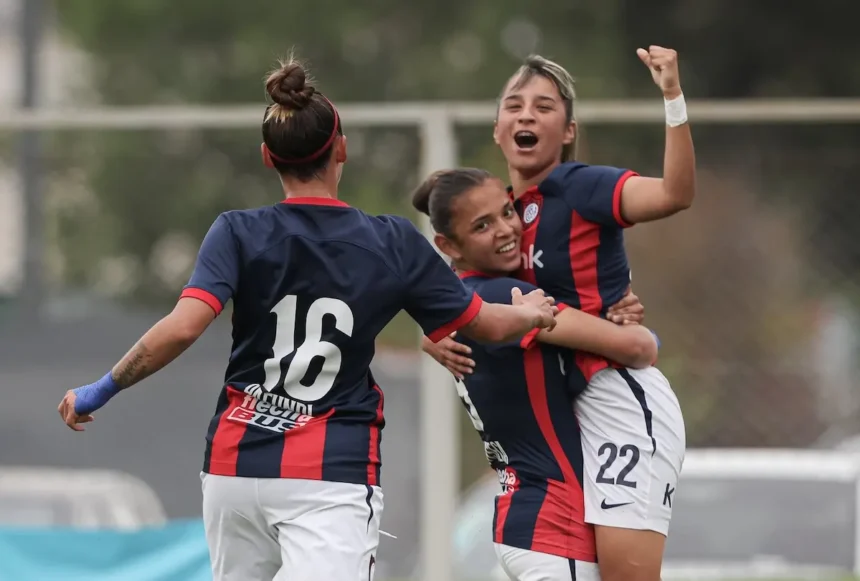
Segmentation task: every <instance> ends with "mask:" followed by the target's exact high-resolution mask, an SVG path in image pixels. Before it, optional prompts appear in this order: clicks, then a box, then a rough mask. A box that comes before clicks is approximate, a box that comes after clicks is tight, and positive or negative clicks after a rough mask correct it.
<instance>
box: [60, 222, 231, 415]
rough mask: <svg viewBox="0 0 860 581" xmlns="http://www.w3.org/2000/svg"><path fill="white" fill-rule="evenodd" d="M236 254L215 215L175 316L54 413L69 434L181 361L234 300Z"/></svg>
mask: <svg viewBox="0 0 860 581" xmlns="http://www.w3.org/2000/svg"><path fill="white" fill-rule="evenodd" d="M238 273H239V252H238V247H237V245H236V241H235V238H234V237H233V235H232V231H231V229H230V226H229V223H228V222H227V220H226V219H225V217H224V216H223V215H222V216H219V218H218V219H217V220H216V221H215V223H214V224H213V225H212V227H211V228H210V229H209V232H208V233H207V234H206V238H204V240H203V244H202V245H201V247H200V253H199V254H198V257H197V264H196V265H195V268H194V273H193V274H192V276H191V281H190V282H189V284H188V285H187V286H186V287H185V290H183V292H182V296H181V297H180V299H179V301H178V302H177V304H176V306H175V307H174V309H173V311H172V312H171V313H170V314H169V315H167V316H166V317H164V318H163V319H161V320H160V321H159V322H158V323H156V324H155V325H154V326H153V327H152V328H151V329H150V330H149V331H147V332H146V333H145V334H144V335H143V337H141V339H140V340H139V341H138V342H137V343H135V345H134V346H133V347H132V348H131V349H130V350H129V351H128V353H126V354H125V356H124V357H123V358H122V359H121V360H120V361H119V362H118V363H117V364H116V365H115V366H114V367H113V369H112V370H111V371H110V372H108V373H107V374H105V375H104V376H103V377H102V378H101V379H99V380H98V381H97V382H95V383H91V384H89V385H85V386H83V387H79V388H77V389H74V390H69V391H68V392H66V395H65V397H64V398H63V401H62V402H60V406H59V408H58V411H59V412H60V416H61V417H62V418H63V420H64V421H65V422H66V424H67V425H68V426H69V427H70V428H72V429H73V430H77V431H80V430H82V429H83V428H81V427H80V425H79V424H82V423H87V422H89V421H92V416H91V415H90V414H92V412H94V411H95V410H97V409H99V408H101V407H102V406H104V405H105V404H106V403H107V402H108V401H109V400H110V399H111V398H112V397H114V396H115V395H116V394H118V393H119V392H120V391H122V390H124V389H127V388H129V387H131V386H132V385H134V384H136V383H138V382H140V381H142V380H143V379H146V378H147V377H149V376H150V375H152V374H153V373H155V372H156V371H158V370H159V369H161V368H163V367H164V366H165V365H167V364H168V363H170V362H171V361H173V360H174V359H176V358H177V357H179V355H181V354H182V352H183V351H185V350H186V349H188V347H190V346H191V345H192V344H193V343H194V342H195V341H196V340H197V339H198V338H199V337H200V335H202V334H203V332H204V331H205V330H206V328H207V327H208V326H209V325H210V323H212V321H213V320H214V319H215V317H216V316H217V315H218V314H219V313H220V312H221V310H222V309H223V307H224V304H225V303H226V302H227V301H228V300H229V299H230V298H231V297H232V295H233V293H234V291H235V288H236V286H237V285H238V276H239V274H238Z"/></svg>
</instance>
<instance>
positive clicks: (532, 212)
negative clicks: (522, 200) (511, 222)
mask: <svg viewBox="0 0 860 581" xmlns="http://www.w3.org/2000/svg"><path fill="white" fill-rule="evenodd" d="M539 210H540V208H539V207H538V205H537V203H536V202H532V203H531V204H529V205H528V206H526V210H525V212H523V222H525V223H526V224H531V223H532V222H534V221H535V219H536V218H537V216H538V211H539Z"/></svg>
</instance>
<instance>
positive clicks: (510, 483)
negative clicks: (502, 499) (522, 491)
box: [496, 466, 520, 494]
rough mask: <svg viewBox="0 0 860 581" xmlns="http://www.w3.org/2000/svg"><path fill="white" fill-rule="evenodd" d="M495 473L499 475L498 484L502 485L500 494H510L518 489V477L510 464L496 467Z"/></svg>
mask: <svg viewBox="0 0 860 581" xmlns="http://www.w3.org/2000/svg"><path fill="white" fill-rule="evenodd" d="M496 474H498V476H499V484H501V485H502V494H511V493H512V492H514V491H515V490H518V489H519V487H520V479H519V478H518V477H517V471H516V470H514V469H513V468H511V467H510V466H505V467H504V468H496Z"/></svg>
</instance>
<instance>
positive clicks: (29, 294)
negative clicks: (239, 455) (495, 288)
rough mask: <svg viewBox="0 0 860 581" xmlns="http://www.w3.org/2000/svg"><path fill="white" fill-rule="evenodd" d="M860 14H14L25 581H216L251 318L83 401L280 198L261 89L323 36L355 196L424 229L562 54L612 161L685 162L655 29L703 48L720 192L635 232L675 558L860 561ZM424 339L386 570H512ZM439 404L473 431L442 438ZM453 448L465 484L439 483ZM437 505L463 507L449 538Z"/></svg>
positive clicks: (252, 4)
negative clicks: (656, 64) (523, 67)
mask: <svg viewBox="0 0 860 581" xmlns="http://www.w3.org/2000/svg"><path fill="white" fill-rule="evenodd" d="M852 7H855V8H856V6H855V4H854V3H849V2H846V1H842V2H839V1H837V0H820V1H819V2H816V3H808V2H800V1H795V0H784V1H782V2H778V3H777V2H772V1H770V0H760V1H759V2H741V1H740V0H695V1H682V0H652V1H651V2H647V3H646V2H641V1H634V0H601V1H600V2H597V1H586V2H570V1H564V0H542V1H541V2H540V3H537V2H535V3H533V4H532V5H528V4H527V3H523V2H521V1H520V2H514V1H512V0H458V1H456V2H455V1H451V0H436V3H435V4H434V3H433V2H432V1H429V0H425V1H424V2H422V3H413V4H410V3H408V2H404V1H402V0H401V1H398V2H396V1H393V0H376V1H373V2H362V3H356V2H347V1H345V0H320V1H319V2H304V3H302V2H271V1H268V0H243V1H242V2H236V1H230V0H206V1H203V0H182V1H181V2H175V1H169V0H67V1H64V2H59V1H52V0H0V79H2V81H0V107H2V109H0V151H2V157H0V393H2V398H0V525H2V528H0V556H2V558H0V581H5V580H7V579H8V580H10V581H18V580H28V579H35V580H50V579H58V580H59V579H123V580H127V581H134V580H137V579H153V580H156V579H158V580H162V581H172V580H174V579H207V578H210V577H208V555H207V554H206V547H205V543H204V542H203V538H202V528H201V527H200V523H199V517H200V504H201V495H200V481H199V470H200V467H201V465H202V454H203V444H204V440H203V438H204V435H205V429H206V425H207V422H208V420H209V417H210V415H211V413H212V412H213V410H214V407H215V400H216V397H217V396H216V394H217V393H218V390H219V388H220V386H221V381H222V377H223V370H224V367H225V363H226V360H227V356H228V354H229V349H230V336H229V335H230V333H229V317H228V316H224V317H221V318H220V319H219V321H218V322H217V323H216V324H215V325H214V326H213V328H212V329H211V330H210V332H208V333H206V335H205V336H204V337H203V338H202V339H201V340H200V341H199V342H198V343H197V344H195V345H194V347H193V348H192V349H191V350H190V351H188V352H187V353H186V354H185V355H183V357H182V358H181V359H180V360H178V361H177V362H176V363H175V364H173V365H171V366H170V367H169V368H167V369H166V370H164V371H163V372H161V373H159V374H158V375H157V376H156V377H153V378H151V379H149V380H147V381H146V382H145V383H144V384H143V385H141V386H139V387H136V388H135V389H134V390H133V393H130V394H128V395H127V396H126V397H122V398H118V399H117V400H116V401H114V402H111V404H110V406H109V407H108V409H106V410H105V411H104V412H102V413H100V414H97V415H98V421H97V422H96V423H95V424H93V425H92V426H91V427H88V429H87V432H86V433H85V434H72V433H71V432H70V431H69V430H68V429H67V428H66V427H65V426H64V425H63V424H62V423H61V422H59V421H58V420H57V417H56V411H55V410H56V406H57V404H58V403H59V400H60V398H61V396H62V394H63V393H64V392H65V390H66V389H69V388H73V387H76V386H78V385H81V384H84V383H88V382H90V381H93V380H95V379H97V378H98V377H99V376H100V375H101V374H102V373H104V370H105V369H106V368H108V367H109V366H111V365H113V363H115V361H116V360H117V359H118V358H119V357H121V356H122V355H123V353H124V352H125V350H126V349H127V348H128V347H130V346H131V345H132V344H133V342H134V341H135V340H136V339H137V338H138V337H139V335H140V334H141V333H142V332H144V331H145V330H146V329H147V328H148V327H149V326H150V325H151V324H153V323H154V322H155V321H156V320H158V318H160V316H162V315H163V314H164V313H165V312H166V311H167V309H170V308H171V306H172V305H173V303H174V301H175V300H176V298H177V296H178V293H179V291H180V289H181V287H182V286H183V284H185V282H186V281H187V278H188V276H189V274H190V271H191V268H192V266H193V262H194V259H195V255H196V252H197V249H198V246H199V243H200V241H201V239H202V237H203V235H204V234H205V232H206V230H207V229H208V227H209V225H210V224H211V223H212V221H213V220H214V218H215V217H216V216H217V215H218V213H219V212H222V211H225V210H229V209H234V208H245V207H250V206H259V205H264V204H269V203H273V202H275V201H277V200H278V198H279V197H280V188H279V185H278V183H277V180H276V178H275V176H274V175H273V174H271V172H269V171H266V170H265V168H264V167H263V166H262V164H261V163H260V159H259V142H260V140H261V137H260V129H259V124H260V121H261V119H262V115H263V110H264V106H265V100H264V96H265V92H264V89H263V83H262V79H263V77H264V75H265V73H266V72H267V71H268V70H269V69H270V68H271V67H272V66H274V65H275V63H276V59H277V58H278V57H281V56H284V55H286V54H287V53H288V52H289V51H290V49H292V48H295V50H296V52H297V54H298V56H300V57H301V58H303V59H304V60H306V61H307V62H308V64H309V66H310V69H311V71H312V73H314V76H315V77H316V78H317V80H318V83H319V86H320V88H321V90H322V91H324V92H325V93H326V95H327V96H328V97H330V98H331V99H332V100H333V101H335V102H336V103H337V104H338V106H339V107H340V108H341V109H342V114H343V119H344V127H345V130H346V133H347V135H348V137H349V148H350V149H349V153H350V160H349V163H348V164H347V166H346V169H345V172H344V178H343V182H342V184H341V191H342V197H343V198H344V199H345V200H346V201H347V202H349V203H350V204H352V205H355V206H358V207H360V208H362V209H363V210H365V211H368V212H372V213H396V214H403V215H407V216H410V217H412V218H413V219H415V220H416V222H417V221H418V219H417V216H415V215H414V213H413V212H412V210H411V207H410V205H409V196H408V194H409V192H410V191H411V189H412V188H413V187H414V186H415V185H416V184H417V183H418V180H419V179H420V178H422V177H424V176H425V175H426V174H427V173H428V172H429V171H430V170H432V169H436V168H437V167H441V166H449V165H454V164H460V165H471V166H478V167H486V168H489V169H492V170H493V171H495V172H497V173H498V174H499V175H504V173H505V166H504V163H503V159H502V157H501V155H500V153H499V152H498V151H497V149H496V147H495V146H494V145H493V143H492V139H491V127H492V119H493V108H494V105H493V101H494V99H495V97H496V96H497V94H498V93H499V91H500V89H501V87H502V85H503V84H504V83H505V81H506V80H507V78H508V77H509V76H510V75H511V74H512V73H513V72H514V70H515V69H516V68H517V66H518V65H519V64H520V62H521V60H522V58H523V57H524V56H526V55H527V54H529V53H532V52H539V53H540V54H542V55H544V56H547V57H549V58H552V59H554V60H557V61H558V62H560V63H561V64H563V65H564V66H566V67H567V68H568V69H569V70H570V71H571V72H572V74H573V75H574V77H575V78H576V80H577V90H578V96H579V98H580V99H581V102H580V104H581V108H580V109H579V111H580V113H579V120H580V123H581V127H580V131H581V135H582V136H583V137H581V138H580V157H581V158H582V160H583V161H587V162H591V163H599V164H606V165H615V166H622V167H629V168H631V169H634V170H636V171H638V172H639V173H641V174H651V175H660V173H661V171H662V159H663V143H664V129H663V124H662V119H663V117H662V116H663V113H662V103H661V96H660V94H659V92H658V89H657V88H656V87H655V86H654V85H653V83H652V81H651V78H650V75H649V74H648V71H647V70H646V69H645V68H644V67H643V66H642V64H641V62H640V61H639V60H638V58H637V57H636V54H635V50H636V48H638V47H640V46H647V45H649V44H659V45H662V46H668V47H672V48H675V49H676V50H677V51H678V53H679V58H680V63H681V80H682V86H683V88H684V91H685V93H686V95H687V100H688V103H689V106H690V118H691V122H692V124H693V131H694V139H695V143H696V150H697V157H698V172H699V174H698V175H699V187H698V197H697V199H696V202H695V204H694V206H693V208H692V209H691V210H689V211H687V212H685V213H683V214H682V215H678V216H676V217H673V218H671V219H670V220H667V221H663V222H660V223H656V224H648V225H643V226H637V227H635V228H633V229H631V230H630V231H629V232H628V235H627V248H628V251H629V254H630V259H631V264H632V267H633V272H634V277H633V286H634V289H635V291H636V293H637V294H638V295H639V296H640V297H641V299H642V301H643V303H644V304H645V306H646V309H647V321H648V325H649V326H650V327H651V328H653V329H654V330H656V331H657V332H658V333H659V335H660V337H661V340H662V345H663V346H662V350H661V358H660V368H661V369H662V370H663V371H664V373H666V375H667V376H668V377H669V379H670V380H671V382H672V385H673V387H674V388H675V390H676V391H677V393H678V396H679V398H680V400H681V403H682V407H683V409H684V413H685V417H686V422H687V430H688V432H687V441H688V445H689V446H690V448H691V450H690V453H689V455H688V457H689V461H688V462H687V465H685V473H684V476H683V478H682V484H684V485H683V486H681V487H679V492H678V495H679V496H678V500H677V501H676V508H675V515H676V516H675V522H674V523H673V531H677V533H674V534H673V537H672V538H670V542H669V547H668V549H667V569H666V572H665V573H664V577H667V578H668V577H670V576H672V575H676V576H680V577H682V578H691V579H692V578H705V577H710V578H715V579H728V578H732V577H735V578H736V577H741V578H747V579H748V578H754V577H758V578H774V579H776V578H783V577H788V576H791V577H793V578H797V577H798V576H800V577H804V576H808V577H816V578H818V577H820V576H822V575H834V576H837V577H840V578H842V577H845V576H851V575H854V574H856V573H857V572H858V571H860V533H858V530H860V520H858V518H857V514H858V510H860V503H858V501H857V498H858V490H860V486H858V483H860V477H858V474H860V468H858V461H857V457H856V455H855V452H856V451H858V450H860V437H858V435H860V385H858V381H857V373H858V361H860V358H858V340H860V337H858V332H860V319H858V317H860V312H858V307H860V269H859V268H858V267H860V243H858V237H857V231H856V230H855V229H854V228H855V227H856V224H855V223H854V220H855V219H857V216H858V215H860V201H858V194H860V191H858V186H857V167H858V161H860V100H852V98H853V97H855V96H856V95H858V93H860V65H858V63H860V34H858V33H857V27H856V19H855V18H853V17H852V16H851V15H852ZM852 216H854V217H853V218H852ZM416 345H417V327H416V326H415V324H414V323H413V322H412V321H411V320H409V319H408V318H406V317H401V318H399V319H397V320H396V321H394V322H393V323H392V324H391V325H390V326H389V327H388V328H387V329H386V331H385V333H384V334H383V336H382V337H381V338H380V341H379V356H378V357H377V359H376V362H375V366H374V372H375V374H376V377H377V380H378V381H379V384H380V385H381V386H382V387H383V389H384V391H385V393H386V417H387V420H388V425H387V427H386V429H385V432H384V434H383V444H382V446H383V458H384V466H385V468H384V471H383V486H384V489H385V494H386V507H385V514H384V517H383V528H384V529H385V530H387V531H389V532H391V533H392V534H393V535H395V536H396V537H397V539H391V538H387V537H386V538H384V539H383V541H382V545H381V548H380V552H379V555H378V565H377V578H381V579H396V580H398V581H402V580H405V579H426V580H428V581H430V580H431V579H432V580H433V581H445V577H444V576H449V575H450V577H451V578H456V579H477V580H481V581H487V580H490V579H498V578H503V577H499V574H500V572H499V571H498V570H497V569H496V568H495V557H494V554H493V552H492V547H491V545H490V520H489V519H490V518H491V514H492V497H493V495H494V494H495V485H494V484H493V479H494V476H493V475H489V476H488V468H487V467H486V462H485V460H484V459H483V447H482V446H481V444H480V441H479V439H478V438H477V437H476V436H475V435H474V434H473V431H472V428H471V426H470V425H469V423H468V419H467V416H466V414H464V413H461V412H460V411H459V410H455V408H454V407H453V406H455V405H457V404H456V398H455V394H454V391H453V389H450V390H447V384H446V380H445V376H444V374H443V375H442V376H441V378H442V379H441V380H439V385H436V386H435V387H437V389H436V390H435V391H436V393H437V394H439V395H438V398H440V400H441V403H439V402H437V404H435V405H439V406H441V407H436V408H428V409H434V410H436V409H438V410H442V413H443V415H444V417H439V418H438V422H439V423H438V426H436V424H433V423H432V422H434V421H435V420H434V416H433V413H428V411H427V409H425V408H423V407H422V406H423V405H424V404H423V403H422V402H426V401H427V400H426V399H424V400H422V397H425V398H426V397H427V394H429V393H432V391H431V388H432V387H434V386H433V385H431V384H432V381H433V378H434V377H435V378H439V377H440V376H439V373H438V372H436V373H435V375H434V374H433V371H428V366H427V363H426V360H425V361H423V362H422V357H421V356H420V355H419V353H418V351H417V349H416ZM422 386H423V387H422ZM422 389H423V390H424V391H423V392H422ZM446 390H447V391H446ZM449 392H450V393H449ZM422 393H423V394H424V395H422ZM446 406H447V407H446ZM452 410H454V411H452ZM455 413H456V415H454V414H455ZM452 418H453V420H454V427H455V428H456V429H454V430H453V431H452V430H451V421H452ZM422 422H423V425H424V430H425V432H424V433H425V434H426V433H432V430H433V429H435V428H438V429H440V430H445V432H446V434H449V436H450V437H451V438H453V440H451V442H450V443H451V445H452V446H453V448H450V447H445V446H446V445H447V444H446V442H447V440H446V437H447V436H443V437H442V438H441V440H440V442H441V443H439V444H438V446H437V445H434V444H433V442H432V441H428V440H427V438H423V439H422V432H421V430H419V429H418V428H417V426H419V425H421V424H422ZM428 422H431V423H428ZM449 448H450V449H449ZM439 458H442V459H443V460H444V459H446V458H447V459H448V464H447V465H446V467H445V468H444V470H442V472H441V474H442V475H441V476H438V478H440V479H443V480H444V479H447V482H449V484H450V482H453V486H448V487H447V488H446V487H445V486H446V485H445V484H444V483H443V484H441V485H440V486H441V488H440V489H437V491H436V496H435V497H434V496H432V493H430V492H428V490H427V487H434V486H435V483H436V482H437V481H436V476H434V474H436V473H435V470H436V469H437V468H438V466H437V465H436V464H434V462H437V461H438V459H439ZM437 475H438V474H437ZM439 490H441V493H440V492H439ZM440 494H441V495H442V496H440ZM422 495H423V496H422ZM433 498H436V499H437V500H438V499H439V498H443V499H447V502H448V504H449V508H450V510H452V511H456V512H455V513H453V514H451V515H449V516H450V518H448V519H447V520H445V519H444V518H443V519H442V520H438V519H437V520H436V521H433V523H435V524H433V526H425V524H426V523H427V522H430V521H428V520H427V519H428V518H429V517H428V514H427V511H426V508H427V506H428V503H429V504H430V505H432V502H433ZM446 510H447V509H446ZM442 512H443V513H444V512H445V511H444V510H443V511H442ZM488 515H489V516H488ZM118 531H120V532H118ZM434 539H435V540H434ZM440 543H441V544H440ZM445 543H448V544H449V545H448V546H446V547H442V544H445ZM422 551H423V553H424V556H425V558H424V559H423V560H422V559H421V558H420V556H421V554H422ZM437 553H438V554H437ZM422 563H424V564H425V565H424V566H422ZM428 563H435V564H436V565H437V566H440V567H443V568H442V569H440V571H447V572H445V573H444V574H443V573H438V572H437V573H433V572H431V571H430V567H431V565H429V564H428ZM439 563H441V565H439ZM789 572H790V573H791V575H788V573H789ZM441 575H444V576H441Z"/></svg>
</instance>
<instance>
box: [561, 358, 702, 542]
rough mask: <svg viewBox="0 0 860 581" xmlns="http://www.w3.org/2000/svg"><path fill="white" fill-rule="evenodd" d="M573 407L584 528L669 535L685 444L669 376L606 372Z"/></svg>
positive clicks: (650, 370) (652, 372)
mask: <svg viewBox="0 0 860 581" xmlns="http://www.w3.org/2000/svg"><path fill="white" fill-rule="evenodd" d="M575 407H576V415H577V419H578V420H579V426H580V430H581V431H582V455H583V464H584V467H585V471H584V472H585V473H584V475H583V476H584V480H585V485H584V487H583V489H584V490H583V492H584V493H585V522H588V523H591V524H595V525H603V526H610V527H619V528H627V529H637V530H651V531H656V532H659V533H662V534H663V535H668V534H669V521H670V520H671V519H672V501H673V500H674V497H675V494H674V493H675V488H676V487H677V484H678V474H680V472H681V465H682V464H683V463H684V452H685V449H686V447H687V438H686V433H685V431H684V417H683V415H682V414H681V406H680V405H679V404H678V398H677V397H675V393H674V392H673V391H672V388H671V386H670V385H669V382H668V380H667V379H666V377H665V376H664V375H663V374H662V373H660V371H659V370H658V369H657V368H655V367H648V368H646V369H604V370H602V371H599V372H598V373H596V374H595V375H594V377H592V378H591V381H590V382H589V384H588V389H586V390H585V392H584V393H583V394H582V395H581V396H580V397H579V399H578V400H577V402H576V406H575Z"/></svg>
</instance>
